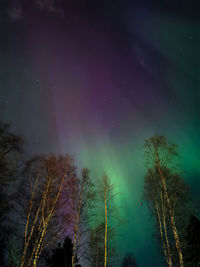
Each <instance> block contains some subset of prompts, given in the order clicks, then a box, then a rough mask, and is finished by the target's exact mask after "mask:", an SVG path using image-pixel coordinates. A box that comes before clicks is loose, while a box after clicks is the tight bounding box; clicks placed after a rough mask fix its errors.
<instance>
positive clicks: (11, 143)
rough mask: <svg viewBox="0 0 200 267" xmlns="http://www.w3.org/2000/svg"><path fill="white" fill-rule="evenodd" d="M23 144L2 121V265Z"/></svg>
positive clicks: (0, 198)
mask: <svg viewBox="0 0 200 267" xmlns="http://www.w3.org/2000/svg"><path fill="white" fill-rule="evenodd" d="M22 145H23V139H22V138H21V137H20V136H18V135H16V134H13V133H12V132H11V131H10V126H9V124H6V123H2V122H0V218H1V219H0V228H1V232H0V258H1V261H0V266H5V265H4V262H3V259H4V257H3V254H4V249H5V248H6V240H7V239H8V235H9V234H10V229H9V224H8V216H7V215H8V213H9V212H10V210H11V200H12V193H13V192H12V191H11V190H10V185H11V182H14V181H15V180H16V179H17V176H18V175H17V173H18V171H17V165H18V162H19V158H20V155H21V152H22ZM1 264H2V265H1Z"/></svg>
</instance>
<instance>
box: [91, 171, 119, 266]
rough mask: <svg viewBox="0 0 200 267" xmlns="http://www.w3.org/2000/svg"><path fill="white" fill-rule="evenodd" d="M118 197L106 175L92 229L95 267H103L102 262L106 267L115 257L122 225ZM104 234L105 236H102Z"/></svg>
mask: <svg viewBox="0 0 200 267" xmlns="http://www.w3.org/2000/svg"><path fill="white" fill-rule="evenodd" d="M117 195H119V193H118V192H116V188H115V186H114V184H112V183H111V182H110V179H109V177H108V176H107V174H106V173H104V175H103V176H102V179H101V181H100V184H99V185H98V198H97V202H96V204H95V209H96V222H95V224H94V226H93V228H92V235H93V236H92V242H93V243H92V244H91V246H93V248H95V249H96V265H95V266H101V262H103V266H104V267H106V266H107V265H108V262H109V264H111V261H112V259H111V258H112V256H113V255H114V238H115V237H116V236H117V234H118V233H117V231H118V227H119V226H120V225H121V223H122V220H121V218H120V216H119V207H117V205H116V200H117ZM102 227H103V231H102ZM102 234H103V236H100V235H102ZM98 235H99V236H98ZM95 242H96V244H95ZM102 242H103V244H102ZM101 248H103V259H102V258H101V255H102V249H101ZM94 253H95V252H93V254H94Z"/></svg>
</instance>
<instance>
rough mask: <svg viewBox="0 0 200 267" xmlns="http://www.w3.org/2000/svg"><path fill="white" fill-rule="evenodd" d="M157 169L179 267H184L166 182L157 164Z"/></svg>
mask: <svg viewBox="0 0 200 267" xmlns="http://www.w3.org/2000/svg"><path fill="white" fill-rule="evenodd" d="M157 169H158V173H159V176H160V178H161V182H162V186H163V190H164V196H165V199H166V201H167V206H168V210H169V218H170V224H171V228H172V232H173V235H174V239H175V244H176V249H177V252H178V257H179V264H180V266H181V267H184V263H183V254H182V250H181V246H180V241H179V236H178V231H177V229H176V225H175V219H174V213H173V211H172V208H171V205H170V199H169V196H168V192H167V186H166V183H165V178H164V176H163V174H162V171H161V169H160V167H159V165H158V166H157Z"/></svg>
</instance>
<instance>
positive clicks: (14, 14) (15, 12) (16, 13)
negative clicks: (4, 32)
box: [7, 7, 23, 21]
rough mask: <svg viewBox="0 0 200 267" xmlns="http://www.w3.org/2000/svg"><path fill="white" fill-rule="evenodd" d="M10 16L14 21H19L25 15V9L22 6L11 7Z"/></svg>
mask: <svg viewBox="0 0 200 267" xmlns="http://www.w3.org/2000/svg"><path fill="white" fill-rule="evenodd" d="M7 13H8V16H9V17H10V19H11V20H12V21H18V20H21V19H22V17H23V11H22V9H21V8H20V7H13V8H10V9H9V10H8V11H7Z"/></svg>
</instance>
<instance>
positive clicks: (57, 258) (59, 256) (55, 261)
mask: <svg viewBox="0 0 200 267" xmlns="http://www.w3.org/2000/svg"><path fill="white" fill-rule="evenodd" d="M72 249H73V244H72V241H71V238H70V237H69V236H67V237H66V238H65V240H64V243H63V246H62V245H61V243H58V246H57V248H56V249H54V250H53V251H52V256H51V257H50V258H48V259H47V260H46V264H47V265H46V266H47V267H58V266H59V267H71V266H72ZM75 263H76V265H75V267H81V265H80V264H78V257H77V256H76V257H75Z"/></svg>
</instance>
